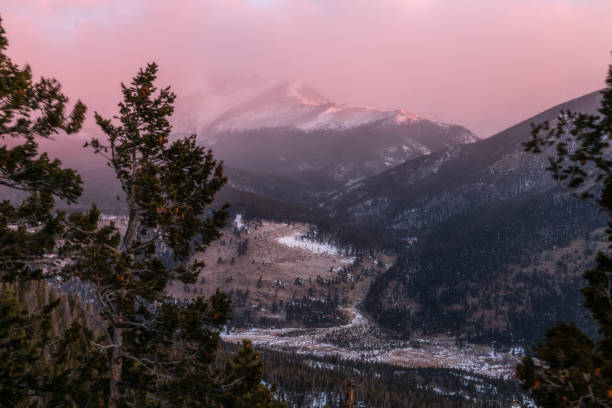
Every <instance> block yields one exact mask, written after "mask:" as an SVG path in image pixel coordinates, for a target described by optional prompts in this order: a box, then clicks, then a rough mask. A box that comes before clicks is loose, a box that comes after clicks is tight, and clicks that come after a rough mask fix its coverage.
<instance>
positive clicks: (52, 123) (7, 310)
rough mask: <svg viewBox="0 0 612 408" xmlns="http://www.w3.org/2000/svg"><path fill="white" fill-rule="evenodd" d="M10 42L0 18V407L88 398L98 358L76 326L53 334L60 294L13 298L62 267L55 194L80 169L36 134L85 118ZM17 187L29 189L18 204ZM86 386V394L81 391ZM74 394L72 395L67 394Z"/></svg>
mask: <svg viewBox="0 0 612 408" xmlns="http://www.w3.org/2000/svg"><path fill="white" fill-rule="evenodd" d="M7 47H8V41H7V39H6V36H5V31H4V29H3V28H2V26H1V20H0V139H1V140H2V145H1V146H0V189H2V192H3V195H4V196H5V197H7V196H8V197H13V200H12V201H11V200H7V199H5V200H3V201H2V202H1V203H0V359H1V361H2V364H0V401H1V404H3V405H5V406H19V405H20V404H27V405H29V406H50V407H53V406H67V405H71V404H77V405H85V404H82V403H84V402H85V401H91V398H94V397H95V395H96V393H95V390H92V391H90V386H91V385H92V383H91V382H90V379H91V376H90V375H89V373H90V371H88V370H91V369H94V366H95V360H96V359H97V358H98V357H99V356H98V355H96V354H90V353H89V351H84V349H83V347H82V346H83V344H80V345H79V344H77V343H79V341H78V339H80V338H82V337H86V336H88V335H89V333H90V332H89V331H88V330H86V329H84V328H83V327H81V326H80V325H78V324H74V325H70V322H67V323H68V328H67V329H66V330H61V331H58V330H57V329H58V327H57V325H54V321H53V320H52V313H53V311H54V310H55V309H56V308H57V307H58V305H59V303H60V300H61V298H59V297H58V298H57V299H55V300H52V301H46V300H45V299H43V300H45V301H43V302H40V304H38V305H37V307H36V308H34V307H33V305H32V304H29V303H28V302H24V301H19V300H20V297H23V295H24V294H25V293H27V290H28V288H29V287H30V288H31V287H34V288H35V290H36V293H40V292H41V291H44V290H45V288H47V285H46V282H44V281H41V279H42V278H43V275H45V276H50V275H51V274H53V273H55V272H57V271H58V270H59V269H60V268H61V260H60V259H59V258H58V257H57V256H56V255H57V253H56V252H57V251H56V250H57V244H58V242H59V240H60V239H61V238H62V234H63V231H64V217H65V214H64V213H62V212H55V213H53V210H54V203H55V199H56V198H59V199H64V200H66V201H68V202H74V201H75V200H76V199H77V198H78V197H79V196H80V194H81V179H80V177H79V176H78V174H77V173H76V172H75V171H73V170H71V169H65V168H62V166H61V162H60V161H59V160H51V159H50V158H49V157H48V156H47V154H45V153H43V154H39V152H38V142H39V140H40V139H41V138H49V137H50V136H52V135H54V134H57V133H60V132H65V133H75V132H77V131H78V130H79V129H80V128H81V125H82V123H83V120H84V118H85V111H86V108H85V105H83V103H81V102H80V101H78V102H77V103H76V104H75V106H74V108H73V109H72V111H71V113H69V114H67V113H66V107H67V104H68V98H67V97H66V96H65V95H64V94H63V93H62V91H61V86H60V84H59V82H58V81H56V80H54V79H47V78H41V79H40V80H39V81H34V80H33V78H32V72H31V69H30V67H29V66H25V67H24V68H20V67H18V66H17V65H16V64H14V63H13V62H12V61H11V59H10V58H9V57H8V56H7V55H6V49H7ZM15 192H19V193H20V194H27V198H25V199H24V200H22V201H21V202H19V200H18V197H17V195H16V194H15ZM85 391H86V392H85ZM69 394H72V395H73V396H77V397H76V398H77V399H75V398H73V397H71V396H70V395H69Z"/></svg>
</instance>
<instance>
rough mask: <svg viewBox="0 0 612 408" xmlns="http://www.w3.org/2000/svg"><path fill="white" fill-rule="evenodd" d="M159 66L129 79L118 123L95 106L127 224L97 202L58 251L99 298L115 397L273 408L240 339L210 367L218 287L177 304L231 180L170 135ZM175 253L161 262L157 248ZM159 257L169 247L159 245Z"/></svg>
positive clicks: (218, 324) (221, 306)
mask: <svg viewBox="0 0 612 408" xmlns="http://www.w3.org/2000/svg"><path fill="white" fill-rule="evenodd" d="M157 69H158V68H157V65H155V64H148V65H147V67H146V68H144V69H141V70H140V71H139V72H138V74H137V75H136V76H135V77H134V79H133V80H132V82H131V84H130V85H129V86H126V85H123V84H122V93H123V101H122V102H120V103H119V115H118V116H116V117H115V118H114V119H116V120H118V123H114V122H116V121H113V120H110V119H105V118H103V117H102V116H101V115H99V114H97V113H96V115H95V117H96V122H97V124H98V125H99V126H100V128H101V129H102V131H103V132H104V133H105V135H106V136H107V140H105V141H100V140H97V139H94V140H92V141H91V146H92V147H93V148H94V150H95V152H96V153H97V154H101V155H103V156H104V157H105V158H106V159H107V162H108V165H109V166H110V167H111V168H112V169H113V170H114V172H115V174H116V176H117V178H118V180H119V182H120V184H121V187H122V190H123V197H120V199H122V200H124V201H125V203H126V205H127V209H128V219H127V227H126V229H125V231H121V232H120V231H119V230H118V229H117V228H116V226H115V225H114V224H112V223H111V224H109V225H106V226H101V227H99V226H98V221H99V215H100V213H99V211H98V210H97V209H96V208H95V207H94V208H93V209H92V210H91V211H90V212H89V213H88V214H73V215H71V216H70V218H69V222H70V233H69V234H68V240H67V244H66V245H65V246H64V247H63V252H62V254H63V255H64V256H70V257H71V259H72V262H71V264H70V265H68V266H67V267H66V268H65V269H64V274H65V277H66V278H74V277H75V276H76V277H78V278H79V279H80V280H82V281H83V282H84V284H85V285H87V286H88V287H89V289H90V291H91V293H92V295H93V297H94V298H95V300H96V303H97V305H98V307H99V318H96V319H95V322H96V324H97V327H98V329H99V330H101V332H102V336H101V337H100V338H99V339H98V340H97V341H96V343H95V344H96V346H97V347H98V349H99V350H104V351H106V352H107V355H108V364H107V374H106V376H107V378H108V381H109V388H108V389H109V395H108V401H106V402H107V403H108V405H109V406H111V407H118V406H137V407H145V406H152V407H170V406H172V407H175V406H177V407H179V406H180V407H183V406H184V407H199V406H201V407H212V406H220V404H224V406H246V405H250V406H261V407H267V406H274V405H275V402H274V400H273V399H272V395H271V392H270V391H269V390H268V389H267V388H265V387H264V386H262V385H261V375H262V374H261V366H260V364H259V362H258V361H257V359H258V355H257V354H256V353H255V352H254V351H253V349H252V347H250V345H249V344H248V343H247V344H245V346H244V348H243V349H242V350H241V351H240V352H239V353H238V355H237V356H236V358H235V359H234V360H233V361H232V363H231V364H228V365H226V366H221V367H219V366H217V365H216V364H215V362H216V357H215V356H216V351H217V349H218V348H219V347H220V346H221V343H220V337H219V332H220V330H221V328H222V327H223V325H225V324H226V323H227V321H228V318H229V313H230V299H229V297H228V296H227V295H226V294H224V293H220V292H217V293H216V294H215V295H213V296H212V297H211V298H210V299H207V300H206V299H203V298H201V297H199V298H196V299H195V300H193V301H191V302H188V303H178V302H176V301H175V300H174V299H172V298H170V297H169V296H168V295H167V294H166V293H165V289H166V286H167V285H168V283H169V282H171V281H175V280H178V281H181V282H183V284H191V283H195V282H196V280H197V277H198V275H199V273H200V272H201V270H202V268H203V267H204V264H203V263H202V262H198V261H194V260H193V259H192V255H193V254H194V253H195V252H198V251H203V250H204V249H205V248H206V247H207V246H208V244H209V243H210V242H212V241H213V240H215V239H218V238H219V237H220V229H221V228H222V227H223V226H224V224H225V221H226V218H227V215H228V211H227V208H228V206H227V205H225V206H223V207H221V208H220V209H217V210H211V208H210V205H211V203H212V201H213V199H214V198H215V194H216V193H217V192H218V191H219V189H220V188H221V187H222V186H223V185H224V184H225V183H226V182H227V179H226V178H225V176H224V175H223V168H222V165H221V164H219V163H217V161H216V160H215V159H214V157H213V154H212V152H211V151H210V150H208V151H205V150H204V149H203V148H202V147H199V146H198V145H197V144H196V140H195V136H190V137H187V138H184V139H177V140H175V141H172V142H171V141H170V140H169V139H170V132H171V125H170V122H169V118H170V116H171V115H172V113H173V109H174V108H173V102H174V99H175V95H174V94H173V93H172V92H171V91H170V88H169V87H168V88H163V89H157V88H156V86H155V85H154V81H155V80H156V76H157ZM168 253H171V254H172V259H171V262H168V261H166V262H164V259H162V257H161V254H168ZM166 257H167V255H166Z"/></svg>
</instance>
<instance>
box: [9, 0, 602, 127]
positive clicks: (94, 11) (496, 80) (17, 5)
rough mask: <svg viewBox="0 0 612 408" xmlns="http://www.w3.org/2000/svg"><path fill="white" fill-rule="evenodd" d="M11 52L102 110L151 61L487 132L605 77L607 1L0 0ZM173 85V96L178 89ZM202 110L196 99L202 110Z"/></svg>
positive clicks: (194, 78)
mask: <svg viewBox="0 0 612 408" xmlns="http://www.w3.org/2000/svg"><path fill="white" fill-rule="evenodd" d="M0 5H1V6H2V7H1V8H0V13H1V15H2V17H3V19H4V26H5V29H6V30H7V33H8V37H9V41H10V48H9V54H10V56H11V57H12V58H13V59H14V60H15V61H16V62H18V63H25V62H28V63H30V64H31V65H32V67H33V69H34V72H35V74H37V75H41V74H42V75H45V76H54V77H56V78H58V79H59V80H60V81H61V82H62V83H63V84H64V87H65V89H66V91H67V93H68V94H69V95H70V96H72V97H73V98H77V97H79V98H82V99H83V100H84V101H85V102H86V103H87V104H88V105H89V106H90V108H91V109H92V110H100V111H102V112H108V111H109V109H110V108H111V107H113V106H114V105H115V104H116V102H117V101H118V99H119V82H120V81H124V82H128V81H129V79H130V78H131V77H132V76H133V74H134V73H135V72H136V71H137V69H138V67H140V66H142V65H144V64H145V63H146V62H147V61H153V60H155V61H156V62H158V63H159V64H160V69H161V77H162V78H161V79H162V82H163V83H164V84H172V85H174V86H175V88H177V89H180V88H182V87H189V86H190V85H191V84H197V82H198V77H199V76H206V75H209V74H220V73H221V74H237V75H259V76H262V77H264V78H268V79H273V80H286V79H300V80H302V81H304V82H306V83H308V84H310V85H311V86H312V87H313V88H315V89H317V90H319V91H320V92H321V93H323V94H324V95H326V96H328V97H329V98H330V99H332V100H334V101H336V102H343V103H350V104H356V105H365V106H371V107H375V108H379V109H396V108H404V109H405V110H407V111H410V112H414V113H416V114H420V115H422V116H425V117H428V118H432V119H437V120H441V121H446V122H452V123H458V124H462V125H465V126H467V127H469V128H470V129H472V130H473V131H475V132H476V133H477V134H479V135H480V136H483V137H487V136H490V135H491V134H493V133H495V132H497V131H500V130H503V129H504V128H505V127H507V126H510V125H512V124H514V123H516V122H518V121H520V120H522V119H525V118H527V117H529V116H531V115H532V114H535V113H537V112H539V111H541V110H543V109H545V108H547V107H549V106H552V105H554V104H557V103H560V102H563V101H565V100H567V99H570V98H573V97H577V96H580V95H582V94H584V93H587V92H590V91H593V90H595V89H598V88H601V87H603V86H604V78H605V74H606V70H607V65H608V64H609V63H610V61H611V60H612V59H611V58H610V51H611V50H612V23H611V22H612V1H610V0H200V1H195V0H175V1H171V0H0ZM179 96H180V95H179ZM203 108H204V109H205V107H203Z"/></svg>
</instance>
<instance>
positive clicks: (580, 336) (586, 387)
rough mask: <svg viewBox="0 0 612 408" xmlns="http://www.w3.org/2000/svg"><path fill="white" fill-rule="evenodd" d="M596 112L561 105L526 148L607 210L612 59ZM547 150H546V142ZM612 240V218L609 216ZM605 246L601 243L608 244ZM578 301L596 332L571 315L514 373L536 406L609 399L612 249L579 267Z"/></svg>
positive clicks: (598, 403) (610, 210)
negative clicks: (540, 155)
mask: <svg viewBox="0 0 612 408" xmlns="http://www.w3.org/2000/svg"><path fill="white" fill-rule="evenodd" d="M606 83H607V87H606V88H605V89H604V91H603V92H602V94H603V98H602V102H601V107H600V108H599V115H586V114H581V113H573V112H562V113H561V115H560V116H559V118H558V121H557V123H556V125H554V126H553V125H551V124H550V123H548V122H546V123H542V124H539V125H536V126H534V127H533V131H532V136H533V137H532V140H530V141H529V142H528V143H526V144H525V148H526V150H527V151H531V152H534V153H541V152H542V151H543V150H546V149H552V152H553V153H552V154H551V155H550V157H549V163H550V165H549V167H548V170H549V171H551V172H552V175H553V177H554V178H555V179H557V180H560V181H561V182H562V183H563V184H565V185H566V186H567V187H568V188H569V189H570V190H572V191H573V193H574V194H575V195H576V196H578V197H579V198H581V199H583V200H586V201H588V202H590V203H593V204H595V205H597V206H598V207H599V208H600V209H601V210H602V211H604V212H606V213H607V214H608V215H612V173H611V172H610V170H611V168H612V160H611V151H610V143H609V141H610V139H612V66H610V67H609V70H608V77H607V81H606ZM548 151H551V150H548ZM607 236H608V240H609V241H612V223H608V228H607ZM609 248H610V247H608V249H609ZM583 276H584V278H585V280H586V282H587V285H586V287H585V288H584V289H583V294H584V298H585V303H584V305H585V307H586V308H587V309H588V311H589V312H590V313H591V315H592V316H593V318H594V319H595V322H596V323H597V326H598V329H599V334H600V336H599V337H598V338H596V339H591V338H589V336H588V335H586V334H585V333H583V332H582V331H580V330H579V329H578V328H577V327H576V326H574V324H573V323H560V324H558V325H556V326H554V327H553V328H552V329H550V330H549V331H548V332H547V333H546V336H545V339H544V341H543V342H542V343H540V344H538V345H537V346H536V347H535V349H534V356H529V357H526V358H524V359H523V362H522V364H520V365H519V366H518V369H517V374H518V376H519V378H520V379H521V383H522V386H523V387H524V388H525V389H528V390H530V391H531V395H532V396H533V398H534V400H535V401H536V402H537V403H538V404H540V405H541V406H543V407H565V406H567V407H610V406H612V257H611V256H610V253H609V250H607V251H605V252H599V253H598V254H597V256H596V264H595V267H594V268H593V269H590V270H587V271H586V272H585V273H584V275H583Z"/></svg>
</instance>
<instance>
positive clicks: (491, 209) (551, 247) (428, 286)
mask: <svg viewBox="0 0 612 408" xmlns="http://www.w3.org/2000/svg"><path fill="white" fill-rule="evenodd" d="M598 103H599V94H598V93H592V94H589V95H585V96H584V97H581V98H578V99H575V100H573V101H570V102H568V103H566V104H563V105H559V106H557V107H555V108H552V109H550V110H548V111H546V112H543V113H542V114H540V115H537V116H536V117H534V118H531V119H529V120H528V121H525V122H523V123H520V124H518V125H516V126H514V127H512V128H510V129H508V130H506V131H504V132H501V133H499V134H498V135H495V136H493V137H492V138H490V139H487V140H483V141H480V142H477V143H474V144H470V145H465V146H459V147H453V148H449V149H445V150H442V151H440V152H438V153H434V154H432V155H429V156H426V157H422V158H418V159H415V160H412V161H409V162H407V163H404V164H402V165H400V166H397V167H395V168H394V169H392V170H390V171H388V172H385V173H382V174H380V175H377V176H374V177H372V178H368V179H366V180H363V181H361V182H359V183H355V184H353V185H352V186H350V187H348V188H346V189H345V190H344V191H342V192H340V193H338V194H336V195H335V196H333V197H331V198H330V199H329V200H328V201H326V202H325V203H323V205H322V207H323V208H324V209H325V210H327V211H328V212H329V214H330V215H331V216H335V217H336V218H338V219H339V220H347V221H348V220H362V221H363V222H364V223H366V224H370V225H378V226H382V227H383V228H384V229H385V230H386V231H387V233H388V234H393V236H394V237H396V239H397V242H398V245H397V247H398V249H399V250H400V251H401V252H403V254H404V255H403V256H402V257H401V258H400V260H399V261H398V262H397V264H396V265H395V266H394V267H393V268H391V269H390V270H389V271H388V272H387V273H386V274H384V275H383V276H382V277H381V278H379V279H378V281H377V282H376V283H375V284H374V285H373V286H372V288H371V291H370V294H369V296H368V300H367V302H366V306H367V309H368V310H369V311H370V312H371V313H373V314H374V316H375V317H376V318H377V319H378V320H379V322H380V323H382V324H384V325H387V326H389V327H392V328H395V329H398V330H401V331H403V332H409V331H412V330H422V331H427V332H436V333H439V332H449V331H450V332H453V333H455V334H460V333H462V334H465V335H467V336H471V337H472V338H476V337H478V336H496V337H497V338H499V339H504V340H516V339H534V338H537V337H538V336H539V335H541V334H542V331H543V329H544V327H546V326H547V325H548V324H550V322H552V321H556V320H559V319H562V318H566V319H575V320H581V321H583V322H584V318H583V316H582V313H583V312H582V310H581V308H580V307H579V303H580V302H581V295H580V292H579V290H580V287H582V283H581V282H580V279H581V278H580V276H579V275H580V272H581V271H582V269H583V268H584V267H585V266H586V265H587V264H588V262H589V261H590V260H591V259H592V256H590V257H589V256H586V254H588V253H591V251H593V250H594V249H595V248H596V247H597V243H596V241H597V234H595V235H593V231H594V230H595V229H596V228H598V227H601V226H602V225H604V217H603V216H602V214H600V213H599V212H598V210H597V209H596V208H594V207H592V206H590V205H588V204H585V203H583V202H581V201H579V200H577V199H574V198H573V197H571V196H570V195H569V193H567V191H565V190H564V189H563V188H561V187H560V186H558V184H557V183H556V182H555V181H554V180H552V178H551V177H550V175H549V174H547V172H546V171H545V167H546V159H545V158H544V157H542V156H536V155H532V154H528V153H524V152H523V148H522V145H521V143H522V142H524V141H526V140H528V139H529V138H530V126H529V123H531V122H539V121H542V120H553V119H554V118H555V117H556V116H557V115H558V113H559V111H560V110H561V109H571V110H575V111H583V112H595V110H596V107H597V106H598ZM543 254H547V257H548V258H547V260H543V259H542V256H544V255H543ZM562 268H565V269H566V270H567V271H566V273H565V274H561V273H560V272H559V269H562Z"/></svg>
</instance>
